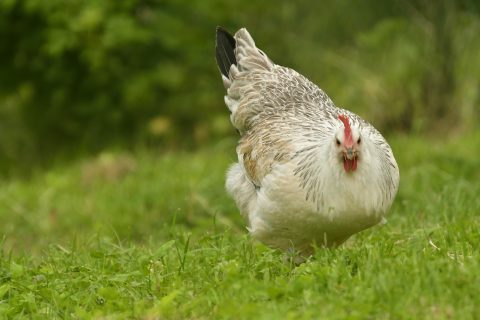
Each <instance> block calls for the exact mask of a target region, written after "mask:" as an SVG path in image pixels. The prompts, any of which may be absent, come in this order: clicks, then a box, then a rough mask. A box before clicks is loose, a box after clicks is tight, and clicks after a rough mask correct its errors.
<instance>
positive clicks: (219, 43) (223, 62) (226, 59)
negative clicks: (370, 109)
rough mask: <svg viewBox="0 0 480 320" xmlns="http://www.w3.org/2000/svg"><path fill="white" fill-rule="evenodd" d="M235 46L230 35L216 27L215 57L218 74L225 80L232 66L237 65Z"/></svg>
mask: <svg viewBox="0 0 480 320" xmlns="http://www.w3.org/2000/svg"><path fill="white" fill-rule="evenodd" d="M235 46H236V43H235V39H234V38H233V37H232V35H231V34H230V33H228V32H227V31H226V30H225V29H223V28H222V27H217V32H216V44H215V55H216V59H217V65H218V68H219V69H220V72H221V73H222V75H224V76H225V77H227V78H228V72H229V71H230V67H231V66H232V64H237V60H236V59H235Z"/></svg>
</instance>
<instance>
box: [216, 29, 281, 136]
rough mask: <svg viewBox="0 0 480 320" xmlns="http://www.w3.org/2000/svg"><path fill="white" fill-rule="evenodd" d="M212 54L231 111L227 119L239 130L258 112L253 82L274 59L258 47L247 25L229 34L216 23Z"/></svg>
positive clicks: (254, 83) (269, 67)
mask: <svg viewBox="0 0 480 320" xmlns="http://www.w3.org/2000/svg"><path fill="white" fill-rule="evenodd" d="M215 49H216V50H215V55H216V59H217V65H218V68H219V69H220V72H221V74H222V80H223V85H224V86H225V89H227V95H226V96H225V103H226V105H227V107H228V109H229V110H230V112H231V115H230V119H231V121H232V123H233V125H234V127H235V128H237V129H238V131H239V132H240V134H242V133H243V132H244V131H246V130H247V129H248V127H249V124H250V120H251V119H252V118H253V117H254V116H255V115H256V114H258V113H259V112H260V111H261V109H262V106H261V105H258V104H257V103H256V101H258V100H259V99H260V98H261V97H260V93H259V92H258V90H257V88H256V83H257V82H259V81H260V82H261V81H262V74H265V72H266V73H268V72H269V71H271V69H272V68H273V66H274V63H273V62H272V61H271V60H270V59H269V58H268V57H267V55H266V54H265V53H263V52H262V51H261V50H260V49H258V48H257V47H256V45H255V42H254V41H253V38H252V37H251V36H250V34H249V33H248V31H247V29H245V28H242V29H240V30H238V31H237V32H236V33H235V36H232V35H231V34H230V33H228V32H227V31H226V30H225V29H223V28H222V27H217V33H216V48H215Z"/></svg>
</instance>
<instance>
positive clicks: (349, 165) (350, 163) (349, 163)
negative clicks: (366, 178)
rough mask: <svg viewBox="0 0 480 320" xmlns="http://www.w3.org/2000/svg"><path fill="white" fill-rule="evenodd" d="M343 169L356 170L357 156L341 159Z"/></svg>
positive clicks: (347, 170)
mask: <svg viewBox="0 0 480 320" xmlns="http://www.w3.org/2000/svg"><path fill="white" fill-rule="evenodd" d="M343 169H345V171H346V172H350V171H355V170H357V158H356V157H355V158H353V159H351V160H349V159H343Z"/></svg>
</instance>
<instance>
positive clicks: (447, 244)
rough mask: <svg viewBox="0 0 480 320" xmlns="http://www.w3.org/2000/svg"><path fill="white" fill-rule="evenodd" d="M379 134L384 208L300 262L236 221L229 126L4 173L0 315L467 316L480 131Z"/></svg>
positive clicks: (472, 305) (474, 271)
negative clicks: (386, 176)
mask: <svg viewBox="0 0 480 320" xmlns="http://www.w3.org/2000/svg"><path fill="white" fill-rule="evenodd" d="M390 142H391V145H392V148H393V150H394V152H395V155H396V158H397V161H398V162H399V166H400V172H401V182H400V190H399V193H398V196H397V198H396V200H395V202H394V205H393V207H392V209H391V211H390V213H389V216H388V223H387V224H386V225H383V226H378V227H374V228H372V229H370V230H367V231H364V232H362V233H360V234H358V235H356V236H354V237H352V238H351V239H350V240H349V241H348V242H347V243H346V244H345V245H343V246H342V247H340V248H338V249H334V250H324V249H319V250H317V252H316V254H315V256H314V257H312V258H311V259H310V260H309V261H307V262H306V263H304V264H302V265H300V266H294V265H293V264H291V263H289V262H288V261H286V259H285V257H284V256H283V254H282V253H279V252H276V251H274V250H271V249H269V248H267V247H265V246H263V245H261V244H259V243H257V242H255V241H253V240H252V239H250V238H249V236H248V235H247V232H246V229H245V227H244V224H243V221H242V219H241V217H240V216H239V214H238V212H237V209H236V208H235V205H234V203H233V201H232V200H231V199H229V198H228V196H227V195H226V193H225V191H224V186H223V185H224V172H225V171H226V169H227V168H228V166H229V164H230V163H231V162H233V161H234V160H235V154H234V151H233V150H234V143H235V142H234V140H232V139H227V140H223V141H220V142H218V143H217V144H215V145H213V146H210V147H209V148H205V149H202V150H199V151H196V152H163V153H162V152H161V151H155V152H154V151H145V150H144V149H139V150H136V151H132V152H117V151H111V152H105V153H102V154H100V155H98V156H96V157H90V158H85V159H80V160H78V161H76V162H74V163H69V164H63V165H56V166H53V168H51V169H49V170H47V171H42V172H37V173H36V174H34V175H33V177H31V178H29V179H25V178H18V179H10V180H7V181H3V182H1V183H0V233H1V234H2V235H3V238H2V247H3V250H2V251H1V253H0V254H1V255H2V256H1V258H0V315H1V318H16V317H19V318H34V319H46V318H48V319H55V318H61V319H63V318H73V319H75V318H77V319H89V318H97V319H99V318H101V319H125V318H135V319H165V318H171V319H185V318H192V319H213V318H215V319H217V318H227V319H253V318H255V319H347V318H348V319H365V318H368V319H475V318H479V317H480V249H479V243H480V196H479V195H480V182H479V181H480V133H477V134H469V135H465V136H462V137H457V138H450V139H441V138H439V137H436V138H435V139H427V138H413V137H408V136H395V137H391V138H390Z"/></svg>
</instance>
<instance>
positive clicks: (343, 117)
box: [338, 114, 353, 147]
mask: <svg viewBox="0 0 480 320" xmlns="http://www.w3.org/2000/svg"><path fill="white" fill-rule="evenodd" d="M338 119H339V120H340V121H342V122H343V126H344V127H345V131H344V133H345V145H346V146H347V147H350V146H352V145H353V136H352V128H351V127H350V122H349V121H348V117H347V116H346V115H344V114H340V115H338Z"/></svg>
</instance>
